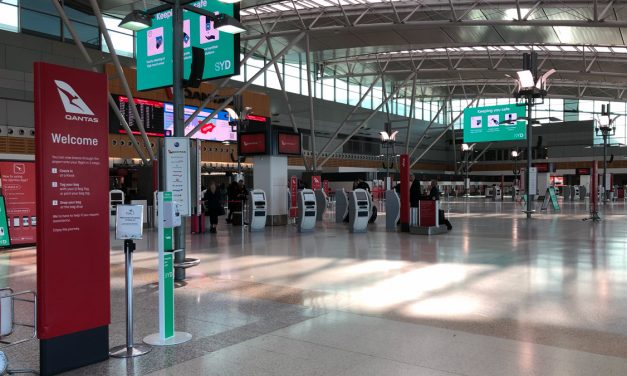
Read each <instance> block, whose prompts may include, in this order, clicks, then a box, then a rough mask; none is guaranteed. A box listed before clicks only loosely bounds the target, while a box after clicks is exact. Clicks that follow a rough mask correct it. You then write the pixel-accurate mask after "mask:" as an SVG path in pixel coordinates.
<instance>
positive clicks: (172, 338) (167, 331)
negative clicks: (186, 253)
mask: <svg viewBox="0 0 627 376" xmlns="http://www.w3.org/2000/svg"><path fill="white" fill-rule="evenodd" d="M179 226H181V214H180V212H179V208H178V203H177V202H175V201H172V192H158V193H157V230H158V235H157V240H158V242H157V246H158V250H159V255H158V257H159V270H158V273H159V333H155V334H151V335H149V336H147V337H145V338H144V342H145V343H147V344H149V345H153V346H170V345H178V344H180V343H184V342H187V341H189V340H191V339H192V335H191V334H189V333H185V332H176V331H174V253H175V252H178V250H174V234H173V230H174V228H175V227H179Z"/></svg>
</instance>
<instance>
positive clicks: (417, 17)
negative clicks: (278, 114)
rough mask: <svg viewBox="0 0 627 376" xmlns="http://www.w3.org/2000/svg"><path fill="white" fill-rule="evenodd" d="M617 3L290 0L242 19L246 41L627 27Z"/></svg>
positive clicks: (248, 11)
mask: <svg viewBox="0 0 627 376" xmlns="http://www.w3.org/2000/svg"><path fill="white" fill-rule="evenodd" d="M616 5H617V4H616V3H615V2H614V1H609V2H607V3H602V4H599V2H597V1H590V0H579V1H577V0H555V1H546V0H516V1H513V0H509V1H505V0H503V1H488V0H456V1H451V0H449V1H447V2H444V1H441V0H422V1H394V0H392V1H383V0H381V1H372V0H289V1H280V2H275V3H271V4H264V5H260V6H256V7H252V8H246V9H243V10H242V11H241V19H242V21H243V22H244V23H245V25H246V26H247V27H249V33H248V35H246V36H242V40H249V39H257V38H260V37H261V36H262V35H264V34H265V35H268V34H269V35H273V36H274V35H276V36H278V35H289V34H294V33H298V32H299V31H302V30H310V31H335V30H342V29H347V28H349V29H361V28H379V27H390V26H394V27H395V28H397V29H400V28H411V29H412V30H413V29H416V28H420V27H424V28H435V27H464V26H532V27H533V26H546V27H553V26H555V27H558V26H569V27H588V28H590V27H592V28H595V27H596V28H599V27H600V28H618V27H627V20H622V19H617V18H616V15H617V12H615V6H616ZM512 10H513V12H512ZM544 10H553V11H558V12H557V13H558V14H559V15H558V16H555V14H553V13H556V12H549V13H551V14H549V15H547V12H544ZM477 11H481V12H477ZM279 19H280V21H279ZM253 20H255V21H259V22H263V23H265V24H268V23H279V24H280V27H278V28H277V29H278V30H276V31H272V32H264V30H263V29H260V28H256V27H255V25H253V24H252V22H251V21H253Z"/></svg>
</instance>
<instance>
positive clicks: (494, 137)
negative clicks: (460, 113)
mask: <svg viewBox="0 0 627 376" xmlns="http://www.w3.org/2000/svg"><path fill="white" fill-rule="evenodd" d="M524 117H525V107H524V106H517V105H516V104H505V105H499V106H489V107H476V108H467V109H465V110H464V142H490V141H512V140H525V139H526V138H527V130H526V121H525V120H522V121H518V120H517V119H522V118H524Z"/></svg>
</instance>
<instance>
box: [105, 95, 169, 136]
mask: <svg viewBox="0 0 627 376" xmlns="http://www.w3.org/2000/svg"><path fill="white" fill-rule="evenodd" d="M113 99H114V101H115V103H116V105H117V106H118V108H119V109H120V112H121V113H122V115H123V116H124V119H126V122H127V123H128V126H129V127H130V128H131V131H132V132H133V134H140V132H139V127H138V125H137V121H136V120H135V115H133V110H132V109H131V106H129V103H128V98H127V97H124V96H121V95H120V96H117V97H114V98H113ZM135 104H136V105H137V111H138V112H139V116H141V118H142V121H143V125H144V130H145V131H146V134H147V135H148V136H156V137H163V106H164V103H163V102H157V101H151V100H147V99H137V98H135ZM109 133H114V134H120V133H123V134H124V133H126V131H125V130H124V127H122V123H120V120H119V119H118V117H117V116H116V115H115V113H114V112H113V110H112V109H110V110H109Z"/></svg>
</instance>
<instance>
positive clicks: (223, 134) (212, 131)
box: [163, 103, 237, 142]
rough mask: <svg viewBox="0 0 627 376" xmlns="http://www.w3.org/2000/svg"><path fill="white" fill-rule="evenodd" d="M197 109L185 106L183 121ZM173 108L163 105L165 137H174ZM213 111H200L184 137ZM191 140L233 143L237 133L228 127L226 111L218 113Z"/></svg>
mask: <svg viewBox="0 0 627 376" xmlns="http://www.w3.org/2000/svg"><path fill="white" fill-rule="evenodd" d="M196 109H197V107H194V106H185V120H187V119H188V118H189V117H190V116H191V115H192V114H193V113H194V111H196ZM173 111H174V108H173V106H172V104H171V103H166V104H165V112H164V117H163V128H164V131H165V135H166V136H172V135H174V113H173ZM212 112H213V110H209V109H205V110H202V111H200V113H199V114H198V116H196V118H195V119H194V121H192V122H191V123H189V124H188V125H187V126H186V127H185V135H186V136H187V135H188V134H189V132H191V131H192V130H193V129H194V128H196V126H197V125H198V124H200V123H201V122H202V121H203V120H205V118H206V117H207V116H209V115H211V113H212ZM191 138H195V139H198V140H205V141H219V142H225V141H229V142H235V141H237V133H236V132H234V131H233V129H232V128H231V126H230V125H229V114H228V113H227V112H226V111H220V112H219V113H218V114H217V115H216V116H214V117H213V119H211V121H210V122H208V123H207V124H205V125H203V126H202V128H200V130H198V132H196V133H194V135H193V136H192V137H191Z"/></svg>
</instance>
